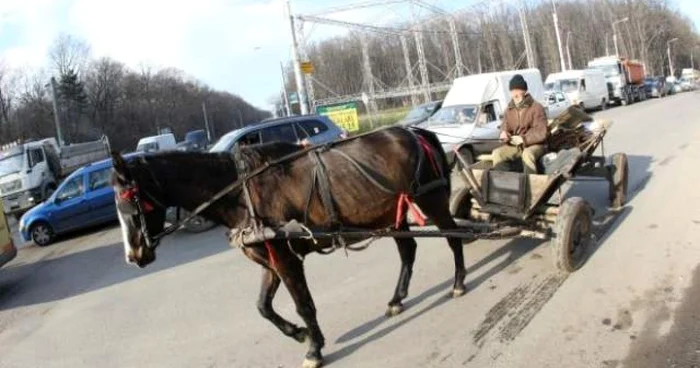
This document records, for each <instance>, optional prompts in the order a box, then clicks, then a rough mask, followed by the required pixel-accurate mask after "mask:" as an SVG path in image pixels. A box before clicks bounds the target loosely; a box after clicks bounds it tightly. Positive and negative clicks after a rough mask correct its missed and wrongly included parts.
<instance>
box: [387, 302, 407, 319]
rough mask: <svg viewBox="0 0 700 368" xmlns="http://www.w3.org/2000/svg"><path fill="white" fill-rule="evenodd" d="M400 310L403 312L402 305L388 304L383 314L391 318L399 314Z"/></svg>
mask: <svg viewBox="0 0 700 368" xmlns="http://www.w3.org/2000/svg"><path fill="white" fill-rule="evenodd" d="M401 312H403V305H401V304H397V305H390V306H389V308H387V309H386V313H385V314H384V315H385V316H387V317H389V318H391V317H396V316H398V315H399V314H401Z"/></svg>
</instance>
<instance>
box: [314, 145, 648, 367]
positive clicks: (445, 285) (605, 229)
mask: <svg viewBox="0 0 700 368" xmlns="http://www.w3.org/2000/svg"><path fill="white" fill-rule="evenodd" d="M628 163H629V169H630V177H629V185H628V191H627V200H628V201H631V200H632V199H634V197H635V196H636V195H637V194H638V193H639V192H641V191H642V190H643V189H644V187H645V186H646V184H647V183H648V182H649V180H650V178H651V175H652V174H651V171H650V168H651V163H652V159H651V157H649V156H636V155H630V156H628ZM603 183H605V185H604V186H600V185H596V189H595V190H592V189H593V188H592V187H586V185H578V183H577V184H574V185H573V186H572V188H571V189H570V190H569V191H567V194H566V197H571V196H581V197H583V198H586V199H587V200H589V201H590V202H592V204H593V205H594V207H601V206H602V207H603V208H604V209H605V210H604V214H603V215H602V216H598V217H596V218H595V221H594V230H593V231H594V233H595V235H596V238H597V241H596V243H595V245H594V246H593V247H591V249H589V254H588V257H591V256H592V255H593V254H594V253H595V252H596V251H597V250H598V249H599V248H600V247H601V246H602V244H603V243H604V242H605V241H606V240H607V238H608V237H609V236H610V235H611V234H612V233H614V232H615V230H616V229H617V228H618V226H620V224H622V223H623V221H624V219H625V218H627V216H629V214H630V213H631V212H632V210H633V207H632V206H626V207H623V208H621V209H618V210H608V209H607V206H608V205H609V202H607V201H608V190H607V188H608V186H607V182H604V181H603ZM601 188H604V192H603V193H601V192H600V189H601ZM598 197H600V198H598ZM603 200H604V201H603ZM596 204H597V206H596ZM541 244H542V241H541V240H536V239H529V238H524V239H520V238H516V239H512V240H511V241H509V242H508V243H507V244H505V245H504V246H502V247H499V248H498V249H496V250H494V251H493V252H492V253H490V254H489V255H488V256H486V257H484V258H483V259H481V260H479V261H478V262H477V263H475V264H474V265H472V266H470V267H469V268H468V270H467V272H468V273H474V272H476V271H477V270H479V269H481V268H483V267H484V266H486V265H488V264H490V263H491V262H493V261H494V260H497V259H499V258H502V257H503V256H505V255H507V258H505V259H504V260H503V261H501V262H499V263H498V264H496V265H494V266H492V267H491V268H490V269H489V270H487V271H486V272H483V273H481V275H479V276H478V277H477V278H475V279H473V280H470V281H468V282H467V290H474V289H476V288H478V287H479V286H480V285H481V284H483V283H484V282H485V281H487V280H489V279H490V278H492V277H493V276H495V275H496V274H498V273H499V272H501V271H503V270H504V269H505V268H506V267H508V266H509V265H511V264H513V263H514V262H516V261H517V260H519V259H521V258H522V257H523V256H525V255H527V254H528V253H530V252H531V251H532V250H533V249H535V248H537V247H538V246H539V245H541ZM584 267H585V266H584ZM452 281H453V280H452V279H451V278H450V279H447V280H445V281H443V282H441V283H439V284H437V285H435V286H433V287H431V288H429V289H427V290H425V291H423V292H422V293H421V294H419V295H417V296H416V297H414V298H411V299H409V300H407V301H406V303H405V304H404V305H405V307H406V309H410V308H412V307H415V306H418V305H420V304H421V303H422V302H423V301H425V300H426V299H428V298H430V297H432V296H434V295H436V294H439V293H445V295H444V296H442V297H440V298H438V299H436V300H435V301H433V302H432V303H430V304H429V305H426V306H424V307H423V308H421V309H420V310H419V311H417V312H415V313H414V314H412V315H411V316H410V317H407V318H405V319H402V320H401V321H399V322H397V323H394V324H391V325H389V326H386V327H384V328H382V329H380V330H378V331H376V332H374V333H372V334H371V335H369V336H366V337H364V338H363V339H361V340H359V341H357V342H354V343H352V344H350V345H348V346H345V347H343V348H341V349H339V350H337V351H335V352H333V353H331V354H330V355H328V356H327V360H328V362H329V363H330V362H333V361H335V360H339V359H342V358H343V357H345V356H348V355H350V354H352V353H353V352H355V351H357V350H358V349H360V348H361V347H362V346H364V345H366V344H368V343H370V342H373V341H376V340H378V339H381V338H382V337H384V336H386V335H388V334H390V333H391V332H393V331H395V330H396V329H398V328H400V327H401V326H403V325H404V324H406V323H408V322H410V321H413V320H415V319H416V318H418V317H420V316H422V315H423V314H425V313H426V312H428V311H430V310H432V309H434V308H436V307H439V306H441V305H442V304H444V303H445V302H447V301H448V300H450V299H451V298H450V297H449V296H448V295H447V291H448V290H449V287H450V286H451V285H452ZM409 313H410V311H409ZM390 321H391V319H388V318H386V317H385V316H383V315H382V316H379V317H377V318H374V319H372V320H370V321H367V322H364V323H362V324H360V325H359V326H357V327H355V328H353V329H351V330H350V331H348V332H346V333H344V334H343V335H341V336H340V337H339V338H338V339H337V340H336V343H345V342H349V341H351V340H353V339H356V338H358V337H361V336H363V335H366V334H368V333H370V332H372V331H374V330H375V329H377V328H378V327H379V326H381V325H382V324H383V323H385V322H386V323H390Z"/></svg>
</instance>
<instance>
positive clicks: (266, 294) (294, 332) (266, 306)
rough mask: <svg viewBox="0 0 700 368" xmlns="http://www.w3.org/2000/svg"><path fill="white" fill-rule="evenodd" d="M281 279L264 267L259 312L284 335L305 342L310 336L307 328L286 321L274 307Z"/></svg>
mask: <svg viewBox="0 0 700 368" xmlns="http://www.w3.org/2000/svg"><path fill="white" fill-rule="evenodd" d="M280 281H281V280H280V278H279V276H277V274H276V273H275V271H273V270H271V269H269V268H267V267H264V266H263V274H262V283H261V285H260V296H259V297H258V304H257V306H258V311H259V312H260V315H262V316H263V318H265V319H267V320H268V321H270V322H272V324H273V325H275V327H277V328H278V329H279V330H280V331H282V333H283V334H285V335H287V336H289V337H291V338H293V339H295V340H297V341H299V342H304V341H306V338H307V337H308V335H309V332H308V330H307V329H306V328H301V327H299V326H297V325H295V324H293V323H291V322H289V321H287V320H286V319H284V318H282V317H281V316H280V315H279V314H277V312H275V310H274V309H273V307H272V300H273V299H274V298H275V294H276V293H277V289H278V288H279V286H280Z"/></svg>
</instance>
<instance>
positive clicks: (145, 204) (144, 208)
mask: <svg viewBox="0 0 700 368" xmlns="http://www.w3.org/2000/svg"><path fill="white" fill-rule="evenodd" d="M119 199H121V200H124V201H129V202H131V204H132V205H134V207H136V215H137V216H138V217H139V225H140V230H141V234H143V237H144V239H145V240H146V248H149V249H151V250H155V249H156V248H157V247H158V245H159V244H160V238H161V237H162V236H158V235H156V236H155V237H152V236H151V235H150V233H149V232H148V227H147V226H146V214H147V213H149V212H152V211H153V204H151V202H149V201H147V200H142V199H141V196H140V194H139V187H138V185H137V184H136V183H135V182H131V184H130V185H129V186H128V187H126V188H125V190H123V191H122V192H121V193H119ZM159 235H160V234H159Z"/></svg>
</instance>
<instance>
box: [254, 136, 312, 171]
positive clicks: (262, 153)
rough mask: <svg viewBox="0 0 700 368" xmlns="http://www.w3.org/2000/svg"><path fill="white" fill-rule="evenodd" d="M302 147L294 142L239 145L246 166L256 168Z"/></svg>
mask: <svg viewBox="0 0 700 368" xmlns="http://www.w3.org/2000/svg"><path fill="white" fill-rule="evenodd" d="M302 149H304V147H303V146H301V145H298V144H295V143H289V142H270V143H262V144H255V145H250V146H244V147H241V148H240V156H241V159H243V160H244V161H245V163H246V165H247V166H248V168H256V167H259V166H262V165H264V164H265V163H266V162H269V161H272V160H275V159H278V158H281V157H284V156H287V155H289V154H292V153H294V152H298V151H300V150H302Z"/></svg>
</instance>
